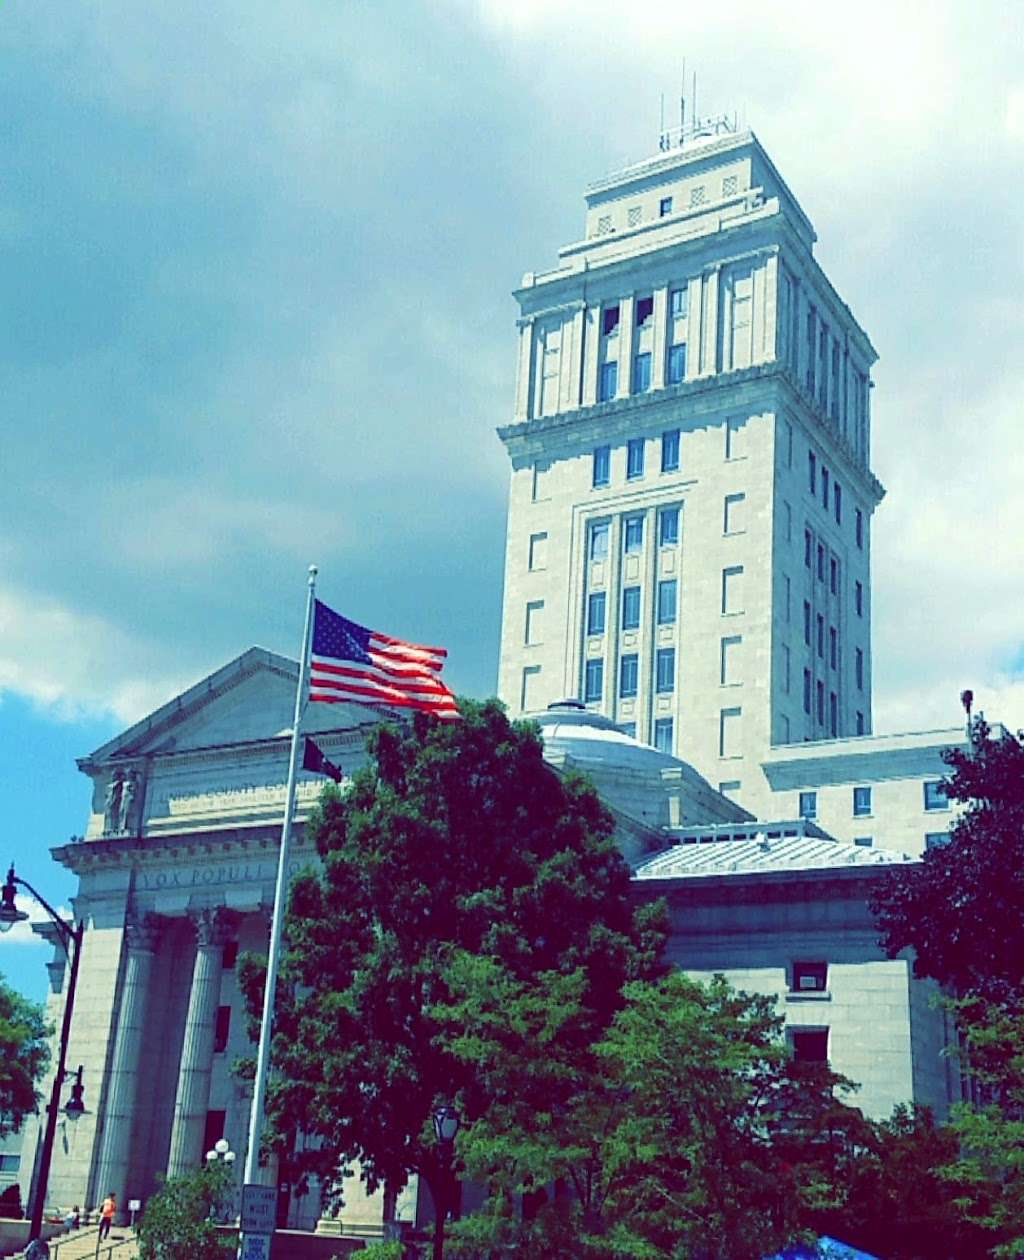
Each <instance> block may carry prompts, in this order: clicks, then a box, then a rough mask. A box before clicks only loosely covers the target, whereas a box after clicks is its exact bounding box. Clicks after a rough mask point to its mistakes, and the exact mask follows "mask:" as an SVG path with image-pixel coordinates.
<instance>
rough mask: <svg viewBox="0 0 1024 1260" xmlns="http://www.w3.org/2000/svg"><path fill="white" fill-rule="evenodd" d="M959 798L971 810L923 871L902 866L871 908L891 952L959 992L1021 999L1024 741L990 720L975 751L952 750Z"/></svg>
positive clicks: (950, 787)
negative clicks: (908, 952) (910, 956)
mask: <svg viewBox="0 0 1024 1260" xmlns="http://www.w3.org/2000/svg"><path fill="white" fill-rule="evenodd" d="M944 757H945V760H946V762H947V764H948V765H949V766H950V767H951V768H952V773H951V775H950V777H949V778H948V779H947V781H946V786H947V792H948V795H949V796H950V798H951V799H952V800H956V801H963V802H965V803H966V804H967V809H966V810H965V812H964V813H963V814H962V815H961V817H960V818H959V819H958V820H957V821H956V822H955V823H954V824H953V827H952V829H951V833H950V841H949V843H948V844H946V845H943V846H941V847H937V848H933V849H930V850H928V852H926V853H925V854H924V857H923V860H922V862H921V863H920V865H915V866H904V867H894V868H892V870H891V871H890V872H889V874H888V877H887V879H886V881H885V882H884V884H883V885H882V886H881V888H880V891H879V894H878V896H877V897H876V899H875V901H874V903H873V906H872V908H873V910H874V912H875V915H876V918H877V920H878V924H879V927H880V929H881V933H882V943H883V945H884V947H885V949H886V950H887V951H888V953H889V954H890V955H896V954H898V953H899V952H900V951H901V950H903V949H905V948H907V947H908V946H909V947H912V948H913V950H914V955H915V957H914V970H915V973H916V974H917V975H918V976H928V977H931V978H932V979H934V980H937V981H939V983H941V984H943V985H947V986H949V987H951V988H952V989H954V990H956V991H957V992H959V993H967V994H972V993H973V994H982V995H984V996H986V997H988V998H991V999H994V1000H997V1001H1007V1000H1016V999H1017V998H1018V997H1019V996H1020V995H1021V993H1022V985H1024V744H1022V742H1021V736H1020V735H1018V736H1014V735H1012V734H1010V733H1009V732H1005V733H1004V734H1003V735H1002V736H1001V737H1000V738H998V739H995V738H993V737H992V732H991V730H990V729H989V727H988V726H987V725H986V723H985V722H984V720H983V719H981V718H977V719H975V721H974V722H973V723H972V726H971V744H970V749H969V750H968V751H966V752H965V751H963V750H962V749H957V748H951V749H948V750H947V751H946V752H945V754H944Z"/></svg>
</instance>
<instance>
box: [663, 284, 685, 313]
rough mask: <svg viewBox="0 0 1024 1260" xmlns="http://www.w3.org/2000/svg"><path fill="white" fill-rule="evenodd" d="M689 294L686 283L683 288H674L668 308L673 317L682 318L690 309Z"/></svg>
mask: <svg viewBox="0 0 1024 1260" xmlns="http://www.w3.org/2000/svg"><path fill="white" fill-rule="evenodd" d="M689 295H690V291H689V289H688V288H687V287H686V285H683V287H682V288H681V289H673V290H672V292H671V293H670V294H669V295H668V309H669V313H670V314H671V316H672V318H673V319H682V318H683V316H684V315H685V314H686V312H687V311H688V310H689V305H690V303H689Z"/></svg>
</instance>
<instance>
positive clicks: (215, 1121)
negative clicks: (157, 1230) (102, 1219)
mask: <svg viewBox="0 0 1024 1260" xmlns="http://www.w3.org/2000/svg"><path fill="white" fill-rule="evenodd" d="M226 1116H227V1112H225V1111H208V1112H207V1113H206V1123H205V1124H204V1125H203V1144H202V1146H201V1147H200V1150H203V1151H208V1150H211V1149H212V1148H213V1144H214V1143H215V1142H219V1141H220V1139H221V1138H222V1137H223V1136H224V1120H225V1118H226ZM97 1241H98V1240H97Z"/></svg>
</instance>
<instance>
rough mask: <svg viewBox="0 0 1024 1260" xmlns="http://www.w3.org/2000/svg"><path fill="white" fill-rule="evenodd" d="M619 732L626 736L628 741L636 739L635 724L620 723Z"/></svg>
mask: <svg viewBox="0 0 1024 1260" xmlns="http://www.w3.org/2000/svg"><path fill="white" fill-rule="evenodd" d="M619 730H620V731H621V732H622V733H623V735H628V736H629V738H630V739H636V723H635V722H620V723H619Z"/></svg>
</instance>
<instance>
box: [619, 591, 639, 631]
mask: <svg viewBox="0 0 1024 1260" xmlns="http://www.w3.org/2000/svg"><path fill="white" fill-rule="evenodd" d="M639 626H640V587H639V586H627V587H626V588H625V590H623V592H622V628H623V630H636V629H638V628H639Z"/></svg>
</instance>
